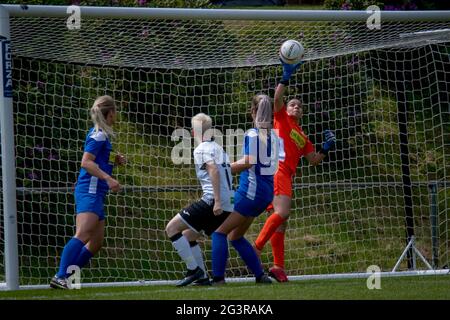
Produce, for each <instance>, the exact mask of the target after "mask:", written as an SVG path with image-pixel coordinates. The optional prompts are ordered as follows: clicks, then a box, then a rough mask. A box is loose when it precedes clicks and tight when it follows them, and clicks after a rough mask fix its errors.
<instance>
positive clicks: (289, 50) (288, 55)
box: [280, 40, 305, 64]
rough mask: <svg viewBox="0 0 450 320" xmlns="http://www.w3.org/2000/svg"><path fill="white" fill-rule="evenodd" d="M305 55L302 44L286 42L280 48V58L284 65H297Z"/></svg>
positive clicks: (291, 41) (292, 41) (294, 41)
mask: <svg viewBox="0 0 450 320" xmlns="http://www.w3.org/2000/svg"><path fill="white" fill-rule="evenodd" d="M304 55H305V49H304V48H303V46H302V44H301V43H300V42H298V41H296V40H287V41H285V42H283V44H282V45H281V47H280V58H281V60H282V61H283V62H284V63H287V64H295V63H299V62H300V61H301V60H302V59H303V57H304Z"/></svg>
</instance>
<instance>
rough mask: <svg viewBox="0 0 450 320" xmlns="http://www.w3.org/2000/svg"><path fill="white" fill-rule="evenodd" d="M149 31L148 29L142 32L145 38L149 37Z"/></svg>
mask: <svg viewBox="0 0 450 320" xmlns="http://www.w3.org/2000/svg"><path fill="white" fill-rule="evenodd" d="M149 33H150V32H149V31H148V29H144V30H142V32H141V36H143V37H144V38H147V37H148V35H149Z"/></svg>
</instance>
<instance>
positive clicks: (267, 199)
mask: <svg viewBox="0 0 450 320" xmlns="http://www.w3.org/2000/svg"><path fill="white" fill-rule="evenodd" d="M251 114H252V118H253V121H254V124H255V128H253V129H250V130H249V131H247V133H246V135H245V137H244V148H243V149H244V157H243V158H242V159H241V160H239V161H236V162H234V163H232V164H231V172H232V173H239V172H240V173H241V175H240V178H239V188H238V190H237V191H236V192H235V196H234V210H233V212H232V213H231V214H230V215H229V216H228V218H227V219H226V220H225V221H224V222H223V223H222V224H221V225H220V227H219V228H217V230H216V231H215V232H214V233H213V234H212V269H213V284H222V283H225V269H226V264H227V260H228V241H227V237H228V239H229V240H230V241H231V244H232V245H233V247H234V248H235V249H236V250H237V251H238V253H239V255H240V256H241V258H242V259H243V260H244V262H245V263H246V264H247V266H248V267H249V269H250V270H251V271H252V272H253V274H254V275H255V278H256V283H272V281H271V280H270V278H269V277H268V276H267V275H265V274H264V270H263V269H262V266H261V262H260V260H259V258H258V256H257V254H256V252H255V250H254V248H253V246H252V245H251V244H250V243H249V242H248V241H247V239H245V237H244V235H245V233H246V231H247V230H248V228H249V227H250V225H251V223H252V222H253V220H254V218H255V217H257V216H259V215H260V214H261V213H262V212H264V210H265V209H266V207H267V206H268V205H269V204H270V203H271V202H272V200H273V176H274V174H275V172H276V169H277V165H278V139H277V137H276V134H275V133H274V131H273V130H272V102H271V101H270V98H269V97H268V96H266V95H257V96H255V97H254V98H253V100H252V108H251Z"/></svg>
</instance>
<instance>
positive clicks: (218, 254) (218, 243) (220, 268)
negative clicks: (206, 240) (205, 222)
mask: <svg viewBox="0 0 450 320" xmlns="http://www.w3.org/2000/svg"><path fill="white" fill-rule="evenodd" d="M245 222H246V217H244V216H242V215H240V214H239V213H237V212H232V213H230V215H229V216H228V218H227V219H225V221H224V222H223V223H222V224H221V225H220V226H219V227H218V228H217V230H216V231H214V232H213V233H212V235H211V239H212V254H211V256H212V269H213V282H214V283H223V282H224V280H225V269H226V265H227V261H228V240H227V235H228V234H229V233H230V232H231V231H232V230H233V229H235V228H236V227H237V226H239V225H241V224H243V223H245Z"/></svg>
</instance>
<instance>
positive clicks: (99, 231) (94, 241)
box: [75, 219, 105, 268]
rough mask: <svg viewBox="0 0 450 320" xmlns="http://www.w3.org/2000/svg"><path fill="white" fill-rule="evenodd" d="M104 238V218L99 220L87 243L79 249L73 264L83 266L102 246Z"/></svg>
mask: <svg viewBox="0 0 450 320" xmlns="http://www.w3.org/2000/svg"><path fill="white" fill-rule="evenodd" d="M104 239H105V220H104V219H103V220H99V221H98V222H97V226H96V228H95V230H94V231H93V233H92V236H91V238H90V239H89V241H88V243H86V245H85V246H84V247H83V249H81V252H80V254H79V255H78V258H77V260H76V262H75V264H76V265H77V266H78V267H80V268H83V267H84V266H85V265H87V264H88V263H89V261H90V260H91V258H92V257H93V256H94V255H95V254H96V253H97V252H98V251H100V249H101V248H102V246H103V240H104Z"/></svg>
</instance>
